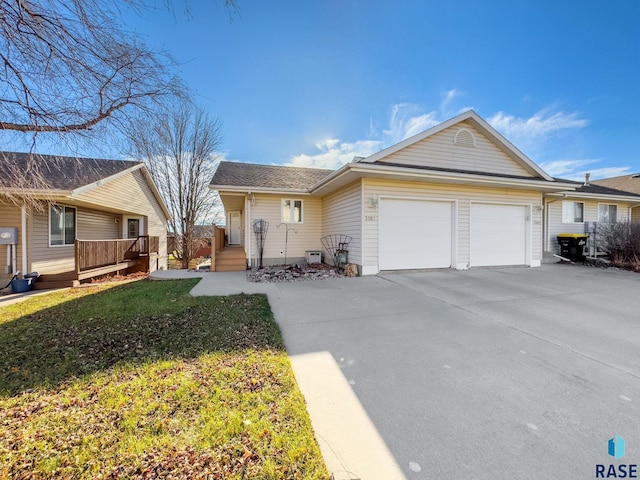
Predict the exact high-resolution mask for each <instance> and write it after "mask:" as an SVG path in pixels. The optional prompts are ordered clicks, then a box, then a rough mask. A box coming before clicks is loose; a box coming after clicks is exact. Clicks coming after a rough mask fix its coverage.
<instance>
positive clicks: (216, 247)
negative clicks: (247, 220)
mask: <svg viewBox="0 0 640 480" xmlns="http://www.w3.org/2000/svg"><path fill="white" fill-rule="evenodd" d="M222 250H224V228H220V227H219V226H217V225H214V226H213V238H212V239H211V267H210V269H211V271H212V272H215V271H216V253H218V252H221V251H222Z"/></svg>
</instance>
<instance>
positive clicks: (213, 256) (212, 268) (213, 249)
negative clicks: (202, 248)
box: [209, 225, 217, 272]
mask: <svg viewBox="0 0 640 480" xmlns="http://www.w3.org/2000/svg"><path fill="white" fill-rule="evenodd" d="M216 233H217V230H216V226H215V225H214V226H213V237H212V238H211V266H210V267H209V270H210V271H211V272H215V271H216Z"/></svg>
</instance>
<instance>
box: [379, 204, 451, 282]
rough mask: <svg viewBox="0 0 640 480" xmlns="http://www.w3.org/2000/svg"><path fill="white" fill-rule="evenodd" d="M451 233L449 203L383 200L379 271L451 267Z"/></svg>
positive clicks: (381, 207) (381, 206) (381, 205)
mask: <svg viewBox="0 0 640 480" xmlns="http://www.w3.org/2000/svg"><path fill="white" fill-rule="evenodd" d="M451 232H452V204H451V202H431V201H423V200H395V199H383V200H382V201H381V202H380V237H379V239H380V244H379V247H380V251H379V261H380V269H381V270H405V269H416V268H448V267H450V266H451V248H452V247H451V241H452V234H451Z"/></svg>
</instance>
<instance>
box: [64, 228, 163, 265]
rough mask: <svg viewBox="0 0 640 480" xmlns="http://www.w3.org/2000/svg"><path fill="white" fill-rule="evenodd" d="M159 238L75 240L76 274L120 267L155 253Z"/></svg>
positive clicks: (146, 236) (147, 236) (145, 236)
mask: <svg viewBox="0 0 640 480" xmlns="http://www.w3.org/2000/svg"><path fill="white" fill-rule="evenodd" d="M159 244H160V237H151V236H149V235H144V236H141V237H138V238H130V239H119V240H76V244H75V247H76V248H75V254H76V255H75V256H76V272H77V273H81V272H84V271H87V270H92V269H95V268H100V267H106V266H110V265H114V266H116V265H120V264H125V263H128V262H130V261H132V260H136V259H137V258H140V257H142V256H146V255H149V254H150V253H157V252H158V248H159Z"/></svg>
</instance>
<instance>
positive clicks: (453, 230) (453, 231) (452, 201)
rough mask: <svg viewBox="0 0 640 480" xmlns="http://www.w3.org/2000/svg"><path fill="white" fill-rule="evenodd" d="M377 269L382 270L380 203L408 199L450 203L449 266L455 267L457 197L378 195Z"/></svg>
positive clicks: (456, 252)
mask: <svg viewBox="0 0 640 480" xmlns="http://www.w3.org/2000/svg"><path fill="white" fill-rule="evenodd" d="M377 198H378V208H377V213H378V218H377V220H378V225H377V227H378V228H377V235H378V271H382V269H381V268H380V235H381V233H382V218H381V212H382V203H383V202H384V200H385V199H386V200H408V201H419V202H437V203H449V204H451V267H450V268H457V257H458V199H455V198H437V197H435V198H434V197H421V196H406V195H379V196H378V197H377Z"/></svg>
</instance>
